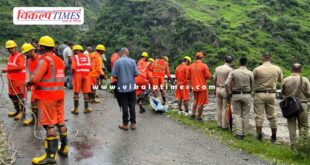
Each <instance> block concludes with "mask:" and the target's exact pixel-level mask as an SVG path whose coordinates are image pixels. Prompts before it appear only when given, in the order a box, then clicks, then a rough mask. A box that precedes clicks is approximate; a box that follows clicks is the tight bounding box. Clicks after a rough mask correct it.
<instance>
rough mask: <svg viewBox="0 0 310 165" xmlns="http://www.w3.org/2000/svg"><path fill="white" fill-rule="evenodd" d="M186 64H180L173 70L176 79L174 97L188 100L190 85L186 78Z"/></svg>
mask: <svg viewBox="0 0 310 165" xmlns="http://www.w3.org/2000/svg"><path fill="white" fill-rule="evenodd" d="M187 70H188V66H187V65H186V64H183V63H182V64H180V65H179V66H178V67H177V68H176V70H175V77H176V80H177V83H178V84H177V85H178V86H177V90H176V98H177V100H181V101H188V100H189V93H190V86H189V83H188V80H187V78H186V73H187Z"/></svg>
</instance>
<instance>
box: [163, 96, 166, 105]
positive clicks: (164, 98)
mask: <svg viewBox="0 0 310 165" xmlns="http://www.w3.org/2000/svg"><path fill="white" fill-rule="evenodd" d="M163 102H164V103H163V105H165V104H166V97H165V96H163Z"/></svg>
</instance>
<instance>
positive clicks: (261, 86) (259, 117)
mask: <svg viewBox="0 0 310 165" xmlns="http://www.w3.org/2000/svg"><path fill="white" fill-rule="evenodd" d="M253 73H254V82H255V97H254V112H255V115H256V116H255V122H256V126H257V127H263V123H264V119H263V116H264V113H265V112H266V115H267V119H268V120H269V122H270V127H271V128H272V129H276V128H277V112H276V108H275V106H276V93H275V92H276V86H277V82H282V80H283V73H282V70H281V68H279V67H278V66H275V65H273V64H271V63H270V62H265V63H263V65H261V66H259V67H257V68H255V69H254V71H253Z"/></svg>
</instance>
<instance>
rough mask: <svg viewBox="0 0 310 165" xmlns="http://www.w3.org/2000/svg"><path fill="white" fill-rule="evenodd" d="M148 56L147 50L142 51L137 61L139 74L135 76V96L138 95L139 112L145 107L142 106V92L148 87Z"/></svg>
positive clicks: (143, 110)
mask: <svg viewBox="0 0 310 165" xmlns="http://www.w3.org/2000/svg"><path fill="white" fill-rule="evenodd" d="M148 57H149V55H148V53H147V52H143V53H142V55H141V58H140V59H139V61H138V62H137V68H138V71H139V75H138V76H137V77H136V78H135V81H136V85H137V87H138V88H137V89H136V96H138V99H137V103H138V105H139V107H140V113H144V112H145V109H144V108H143V106H142V103H143V101H142V100H143V98H142V96H143V95H142V94H143V92H144V91H145V90H146V89H147V88H148V85H149V80H148V75H147V66H148V63H147V58H148Z"/></svg>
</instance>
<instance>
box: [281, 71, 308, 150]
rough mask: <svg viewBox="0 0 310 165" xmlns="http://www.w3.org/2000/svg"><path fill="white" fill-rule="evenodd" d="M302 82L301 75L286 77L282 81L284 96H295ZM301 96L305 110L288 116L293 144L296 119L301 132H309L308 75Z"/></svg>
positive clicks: (294, 74) (304, 79) (304, 80)
mask: <svg viewBox="0 0 310 165" xmlns="http://www.w3.org/2000/svg"><path fill="white" fill-rule="evenodd" d="M299 84H300V75H299V74H296V73H293V74H292V75H291V76H289V77H287V78H285V79H284V80H283V83H282V93H283V95H284V96H293V95H295V93H296V91H297V90H298V87H299ZM296 95H297V96H299V98H300V100H301V102H302V106H303V108H304V112H302V113H300V114H299V115H298V116H294V117H289V118H287V127H288V130H289V133H290V140H291V144H294V143H295V138H296V121H297V122H298V128H299V134H305V135H307V134H308V129H309V126H308V111H307V109H308V107H307V100H308V99H309V98H310V82H309V80H308V79H307V78H306V77H303V84H302V92H301V93H300V94H299V95H298V94H296Z"/></svg>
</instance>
